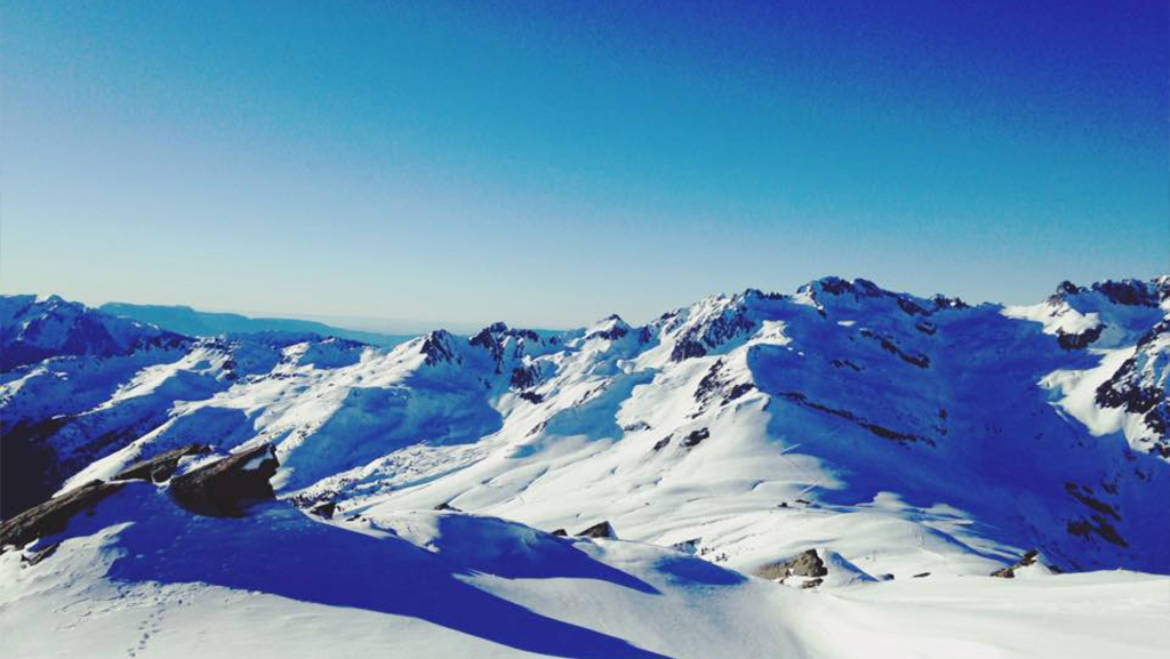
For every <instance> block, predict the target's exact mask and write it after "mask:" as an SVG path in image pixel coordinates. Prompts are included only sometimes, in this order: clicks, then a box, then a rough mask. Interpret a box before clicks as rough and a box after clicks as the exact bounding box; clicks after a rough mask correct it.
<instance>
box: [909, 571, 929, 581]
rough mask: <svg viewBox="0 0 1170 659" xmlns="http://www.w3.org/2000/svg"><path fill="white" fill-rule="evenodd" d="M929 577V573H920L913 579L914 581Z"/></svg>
mask: <svg viewBox="0 0 1170 659" xmlns="http://www.w3.org/2000/svg"><path fill="white" fill-rule="evenodd" d="M929 576H930V573H929V572H919V573H918V574H916V575H914V577H913V578H914V579H921V578H923V577H929Z"/></svg>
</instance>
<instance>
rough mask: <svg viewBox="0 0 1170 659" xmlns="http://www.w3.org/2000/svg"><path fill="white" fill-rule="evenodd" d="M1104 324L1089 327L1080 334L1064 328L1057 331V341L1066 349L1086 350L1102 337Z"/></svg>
mask: <svg viewBox="0 0 1170 659" xmlns="http://www.w3.org/2000/svg"><path fill="white" fill-rule="evenodd" d="M1104 329H1105V326H1104V325H1098V326H1096V327H1093V328H1090V329H1087V330H1085V331H1083V332H1081V333H1079V334H1069V333H1067V332H1065V331H1064V330H1057V331H1056V342H1057V343H1058V344H1060V347H1061V348H1064V349H1065V350H1084V349H1085V348H1087V347H1089V345H1090V344H1092V343H1093V342H1094V341H1096V340H1097V339H1099V338H1101V331H1102V330H1104Z"/></svg>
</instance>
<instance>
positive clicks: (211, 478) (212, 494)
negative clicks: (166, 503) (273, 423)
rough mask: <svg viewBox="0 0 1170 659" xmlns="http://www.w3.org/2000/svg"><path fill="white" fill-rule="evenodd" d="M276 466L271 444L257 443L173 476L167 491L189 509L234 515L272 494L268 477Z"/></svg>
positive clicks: (271, 496) (223, 515) (208, 513)
mask: <svg viewBox="0 0 1170 659" xmlns="http://www.w3.org/2000/svg"><path fill="white" fill-rule="evenodd" d="M278 466H279V463H278V462H277V460H276V453H275V451H274V449H273V447H272V445H271V444H261V445H260V446H257V447H255V448H252V449H249V450H246V451H241V452H240V453H236V454H235V455H231V456H228V457H226V458H223V459H222V460H217V461H216V462H213V463H211V464H209V465H207V466H204V467H200V468H199V469H196V470H194V471H191V472H189V473H186V474H183V475H182V476H178V477H176V478H174V479H173V480H172V481H171V494H172V495H173V496H174V497H175V500H176V501H177V502H178V503H179V504H180V505H181V506H183V507H184V508H186V509H188V510H190V511H191V512H194V513H199V514H201V515H212V516H216V517H238V516H240V515H242V514H243V510H244V508H245V507H246V506H247V505H248V504H249V503H252V502H254V501H258V500H264V499H272V498H273V497H274V494H273V491H272V485H271V484H269V482H268V479H270V478H272V476H273V475H274V474H275V473H276V468H277V467H278Z"/></svg>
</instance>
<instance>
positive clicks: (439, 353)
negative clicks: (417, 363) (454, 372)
mask: <svg viewBox="0 0 1170 659" xmlns="http://www.w3.org/2000/svg"><path fill="white" fill-rule="evenodd" d="M450 339H451V335H450V334H448V333H447V332H444V331H442V330H438V331H435V332H431V333H430V334H428V335H427V337H426V338H425V339H423V343H422V348H420V350H419V351H420V352H421V353H422V354H424V355H426V364H427V366H434V365H435V364H439V363H442V362H451V361H456V356H455V352H454V351H453V350H452V349H451V346H450Z"/></svg>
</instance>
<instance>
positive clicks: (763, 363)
mask: <svg viewBox="0 0 1170 659" xmlns="http://www.w3.org/2000/svg"><path fill="white" fill-rule="evenodd" d="M1127 286H1128V288H1124V287H1123V288H1118V287H1117V286H1114V287H1112V288H1110V285H1103V286H1100V287H1097V286H1095V287H1093V288H1076V287H1069V286H1062V288H1061V290H1060V291H1058V293H1057V294H1056V295H1054V296H1053V297H1052V298H1051V299H1050V300H1048V301H1046V302H1043V303H1041V304H1039V305H1035V306H1032V307H1017V308H1003V307H999V306H996V305H981V306H975V307H967V306H966V305H962V304H960V303H958V302H956V301H954V300H947V299H945V298H936V299H923V298H917V297H913V296H909V295H905V294H895V293H889V292H887V291H883V290H881V289H878V288H877V287H875V286H873V285H872V284H869V283H868V282H864V281H860V280H858V281H854V282H848V281H843V280H837V279H825V280H819V281H817V282H813V283H812V284H810V285H809V286H806V287H804V288H802V289H801V290H800V291H799V292H798V293H797V294H796V295H793V296H779V295H771V294H762V293H759V292H758V291H747V292H745V293H743V294H740V295H734V296H720V297H714V298H708V299H706V300H703V301H701V302H699V303H697V304H696V305H693V306H692V307H688V308H684V309H680V310H677V311H675V312H671V313H668V314H664V315H663V316H662V317H661V318H659V319H657V320H655V321H654V322H652V323H650V324H649V325H647V326H646V327H631V326H629V325H627V324H626V323H624V322H623V321H621V320H620V319H618V318H616V317H615V318H608V319H605V320H602V321H600V322H598V323H597V324H595V325H594V326H592V327H589V328H586V329H582V330H576V331H569V332H532V331H528V330H515V329H509V328H507V327H505V326H503V325H497V326H493V327H491V328H487V329H485V331H484V332H482V333H481V334H479V335H477V336H475V337H471V338H470V339H469V338H467V337H457V336H453V335H451V334H447V333H444V332H436V333H433V334H431V335H428V336H426V337H420V338H418V339H416V340H414V341H411V342H408V343H405V344H403V345H400V346H398V347H396V348H394V349H392V350H385V349H377V348H372V347H368V346H363V345H361V344H356V343H354V342H348V341H340V340H336V339H320V338H310V339H306V340H292V339H280V338H274V337H256V338H255V339H249V338H248V337H233V338H232V339H231V340H227V339H201V340H192V339H183V341H181V342H178V343H174V344H173V345H172V343H170V342H168V341H164V340H162V339H160V338H159V336H160V334H159V332H158V331H157V330H152V329H151V328H149V327H146V326H141V325H137V324H133V325H127V326H122V325H119V324H118V323H117V322H114V321H110V320H108V319H104V318H101V317H100V314H96V317H97V321H94V320H93V319H92V318H90V314H93V312H92V311H86V310H84V308H74V307H70V306H69V303H64V302H63V301H60V300H58V299H51V300H47V301H43V302H36V301H35V300H32V299H31V298H30V299H23V298H6V299H5V300H4V304H0V311H2V312H3V313H2V314H0V315H2V316H3V317H4V319H5V320H4V322H5V326H4V330H3V331H4V339H5V341H6V343H5V345H8V346H11V345H13V343H12V341H13V340H14V339H12V336H16V337H17V339H16V341H17V343H18V344H19V341H20V340H21V339H20V337H21V336H23V335H22V334H21V332H22V331H26V330H27V327H29V326H35V325H36V323H37V322H42V321H38V320H37V319H38V318H39V317H40V316H38V314H44V313H46V310H45V309H42V308H40V307H39V306H38V305H51V306H52V310H51V312H52V314H55V316H54V317H57V316H61V317H62V318H65V321H63V320H61V318H57V320H55V321H54V322H52V323H49V324H48V325H46V326H47V327H50V328H51V329H52V331H51V332H50V331H48V330H46V331H45V332H44V333H43V335H38V336H37V337H33V338H35V339H36V341H35V342H34V343H35V345H36V350H57V351H59V352H60V353H61V354H62V356H59V357H53V358H47V359H41V358H40V353H38V352H36V351H35V350H33V351H32V352H29V351H30V350H32V349H31V348H29V349H27V350H26V349H23V348H22V349H21V350H23V352H20V351H17V352H19V354H22V355H31V357H30V358H29V360H27V363H26V364H23V365H18V366H16V367H14V368H11V369H9V370H8V371H7V372H5V373H0V423H3V424H4V430H5V434H6V438H5V441H6V444H5V447H6V450H8V447H9V446H10V444H8V443H7V442H9V441H10V438H11V437H15V436H19V437H22V438H24V437H32V438H33V439H34V440H35V441H36V442H40V443H38V444H36V445H37V446H48V447H51V449H52V455H53V456H54V460H55V462H54V463H53V464H54V465H58V467H57V468H58V470H59V471H60V472H61V473H60V474H59V478H58V480H57V481H56V482H47V483H46V484H45V486H46V487H49V489H48V490H47V492H46V495H47V494H48V493H51V492H52V491H53V490H56V489H60V488H64V489H68V488H71V487H74V486H77V485H79V484H82V483H84V482H86V481H88V480H91V479H93V478H110V477H112V476H113V475H114V474H116V473H118V471H120V470H121V469H123V468H124V467H125V466H127V465H129V464H131V463H133V462H134V461H136V460H139V459H142V458H144V457H149V456H152V455H156V454H158V453H160V452H162V451H165V450H169V449H173V448H177V447H179V446H182V445H185V444H189V443H205V444H211V445H213V446H214V447H215V448H216V449H217V450H219V451H221V452H224V451H231V450H233V449H236V448H239V447H242V446H247V445H251V444H253V443H255V442H260V441H270V442H273V443H274V444H275V445H276V446H277V454H278V456H279V458H280V461H281V463H282V467H281V470H280V472H279V473H278V474H277V476H276V477H275V478H274V479H273V482H274V484H275V485H276V486H277V491H278V496H280V497H282V498H284V499H285V500H286V501H285V502H282V503H274V504H267V505H265V506H263V507H262V508H260V509H257V510H255V511H254V512H253V514H252V515H250V516H248V517H246V518H243V519H239V520H213V519H208V518H198V517H191V516H189V515H187V514H186V513H183V512H182V511H181V510H180V509H178V508H176V507H174V506H173V505H172V504H170V502H169V500H168V498H167V496H166V493H165V487H162V489H158V490H156V489H155V487H154V486H148V485H140V486H134V487H129V488H126V490H124V491H123V492H121V493H119V494H118V495H117V496H116V497H115V498H112V499H110V500H108V501H107V502H105V503H103V504H102V505H101V506H100V507H99V513H98V514H97V515H96V516H94V517H92V518H79V520H78V521H75V523H74V524H73V525H72V526H71V527H70V529H69V531H68V532H67V534H66V535H67V536H68V537H69V538H70V539H68V540H67V541H66V542H65V543H63V544H62V545H61V548H60V549H59V550H58V552H57V553H56V554H55V555H53V556H52V557H50V558H48V559H46V560H45V561H43V562H41V563H39V564H37V565H35V566H31V567H21V565H20V561H19V556H18V554H17V553H16V552H6V553H4V554H3V555H0V569H2V570H3V577H2V585H0V625H2V627H0V638H2V639H3V640H0V647H4V648H5V649H7V647H11V648H12V649H13V650H14V651H15V654H13V656H55V655H56V656H79V655H80V656H85V655H86V652H85V650H86V649H87V648H89V649H92V650H94V652H92V653H90V654H92V655H93V656H125V655H128V654H129V653H133V654H134V656H186V655H189V654H191V653H193V652H194V650H193V648H198V651H199V652H200V653H206V652H211V653H213V654H215V653H218V652H226V651H228V650H229V649H230V650H233V651H241V650H240V648H246V650H243V651H246V652H247V653H248V654H251V655H256V656H368V655H371V654H373V655H374V656H382V655H393V656H443V655H447V654H456V653H459V654H463V655H465V656H467V655H470V656H491V655H493V654H515V653H520V652H531V653H536V654H551V655H559V656H597V657H604V656H654V654H653V653H658V654H662V655H667V656H694V657H711V656H1009V657H1010V656H1054V655H1056V656H1060V655H1063V656H1101V655H1104V654H1107V653H1112V654H1117V655H1119V656H1144V655H1149V656H1154V655H1156V654H1158V650H1164V649H1165V647H1166V645H1167V642H1168V641H1170V638H1168V637H1167V633H1166V631H1165V630H1166V629H1167V628H1168V627H1170V625H1167V623H1170V581H1168V580H1167V578H1166V577H1164V576H1159V575H1165V574H1167V573H1170V506H1167V501H1170V464H1168V461H1167V459H1166V457H1165V454H1162V453H1160V449H1161V448H1162V447H1166V446H1167V445H1168V439H1167V437H1166V434H1165V430H1164V429H1161V428H1159V427H1158V426H1157V423H1156V421H1157V418H1156V414H1157V413H1159V410H1165V405H1166V402H1165V394H1164V392H1165V377H1166V375H1165V374H1166V369H1165V365H1166V363H1167V361H1168V357H1167V355H1168V354H1170V340H1168V339H1167V338H1166V337H1167V334H1166V329H1165V326H1166V322H1165V318H1166V316H1167V311H1168V309H1167V301H1166V293H1167V291H1168V290H1170V285H1168V282H1167V280H1166V279H1162V280H1159V281H1156V282H1130V283H1128V284H1127ZM1143 296H1144V297H1143ZM13 300H17V301H18V303H14V302H12V301H13ZM22 305H23V306H22ZM74 306H75V307H80V305H74ZM68 318H87V320H86V321H85V322H86V323H88V325H86V326H87V327H88V326H90V325H92V323H93V322H101V323H107V324H110V323H112V326H113V327H114V328H115V331H111V332H110V334H111V336H113V337H114V338H115V339H116V340H115V341H113V342H112V343H111V342H108V341H105V342H102V341H93V340H90V341H88V342H86V341H82V342H80V343H79V342H78V341H77V340H75V339H71V338H70V337H71V336H73V335H72V334H70V332H71V331H74V333H76V327H78V325H77V324H76V323H75V324H74V325H73V326H70V325H69V323H68V322H66V321H67V320H68ZM120 322H123V323H124V322H125V321H120ZM71 327H72V328H73V330H71ZM22 328H23V329H22ZM139 334H142V335H143V336H139ZM30 341H31V339H30ZM135 341H138V342H139V344H140V345H142V346H143V347H142V348H141V349H130V350H126V349H124V348H125V346H127V345H130V346H133V345H139V344H135V343H134V342H135ZM1082 343H1083V345H1081V344H1082ZM21 345H22V344H21ZM66 346H69V347H70V349H69V350H65V347H66ZM78 346H80V347H78ZM94 346H97V348H95V347H94ZM74 348H76V349H74ZM98 348H101V349H100V350H99V349H98ZM6 350H7V349H6ZM13 354H16V353H13ZM1127 369H1128V370H1127ZM1119 373H1120V374H1122V375H1124V374H1125V373H1129V375H1128V376H1126V378H1127V379H1125V380H1124V382H1123V381H1122V380H1120V379H1118V377H1116V376H1117V375H1118V374H1119ZM1110 383H1113V384H1116V386H1117V387H1122V386H1123V385H1125V386H1129V385H1133V386H1134V387H1137V388H1138V389H1139V390H1140V391H1143V392H1147V391H1154V392H1156V400H1154V403H1155V404H1154V407H1153V408H1151V409H1153V410H1154V413H1155V415H1153V416H1152V415H1151V414H1150V413H1149V412H1147V411H1145V410H1138V411H1134V409H1129V408H1127V407H1125V406H1124V405H1122V406H1113V407H1110V406H1107V405H1102V404H1101V402H1100V400H1099V395H1098V390H1099V389H1100V388H1101V387H1102V386H1104V385H1107V384H1110ZM1117 383H1120V384H1117ZM1143 387H1144V389H1143ZM1131 388H1132V387H1131ZM1127 391H1128V390H1127ZM1143 400H1145V399H1143ZM1144 404H1145V403H1142V405H1144ZM1151 419H1153V421H1151ZM30 428H32V429H33V430H29V429H30ZM13 429H15V430H16V431H15V432H14V431H13ZM34 431H35V432H34ZM36 433H40V434H36ZM30 441H33V440H30ZM42 459H43V458H42ZM190 466H191V465H190V464H187V465H185V467H184V468H190ZM5 474H6V478H7V476H8V474H9V472H8V471H6V472H5ZM327 500H333V501H336V502H337V504H338V513H337V515H336V517H335V520H336V521H332V522H325V521H321V520H317V519H316V518H312V517H309V516H306V515H305V514H303V513H302V512H300V511H298V510H297V509H296V508H294V507H293V506H292V505H291V503H290V502H296V503H298V504H299V505H308V504H311V503H314V502H320V501H327ZM440 504H446V505H447V506H451V507H454V508H455V509H458V511H462V512H445V513H436V512H433V510H432V509H433V508H435V507H436V506H438V505H440ZM504 520H509V521H504ZM603 520H605V521H609V522H610V523H611V524H612V526H613V527H614V529H615V530H616V533H617V535H618V537H619V538H620V540H596V541H593V540H576V541H574V540H571V539H563V538H555V537H552V536H550V535H548V534H547V532H550V531H552V530H554V529H560V528H563V529H566V530H567V531H568V532H569V533H570V534H571V533H575V532H578V531H581V530H582V529H585V528H586V527H589V526H591V525H593V524H594V523H597V522H600V521H603ZM537 529H540V530H537ZM45 542H46V541H42V543H41V545H42V546H43V545H44V544H45ZM671 547H676V548H677V549H671ZM810 548H815V549H817V550H818V551H819V552H820V553H821V555H822V556H825V557H827V558H828V559H829V561H828V562H829V563H830V566H829V567H830V574H829V576H828V577H826V579H825V582H824V583H823V584H822V585H821V586H820V587H819V588H816V589H809V590H802V589H799V588H791V587H785V586H782V585H779V584H776V583H773V582H766V581H763V580H760V579H757V578H753V577H746V576H744V575H746V574H751V573H753V572H754V571H755V570H756V569H758V568H760V567H761V566H763V565H765V564H768V563H773V562H775V561H777V560H781V559H786V558H788V557H791V556H793V555H795V554H798V553H800V552H802V551H804V550H806V549H810ZM1031 548H1038V549H1040V550H1041V551H1042V553H1043V556H1044V557H1045V559H1046V560H1048V561H1050V562H1051V563H1052V564H1054V565H1056V566H1058V567H1060V568H1061V569H1063V570H1065V571H1066V572H1082V573H1080V574H1062V575H1047V574H1039V573H1040V572H1042V571H1046V570H1041V569H1037V570H1021V571H1020V575H1019V576H1018V577H1017V578H1016V579H1013V580H1004V579H993V578H990V577H988V576H987V575H988V574H989V573H990V572H991V571H993V570H996V569H998V568H999V567H1002V566H1004V565H1008V564H1011V563H1013V562H1015V560H1016V559H1017V558H1018V557H1019V556H1020V554H1022V553H1023V552H1024V551H1025V550H1027V549H1031ZM1115 568H1124V569H1126V570H1133V572H1126V571H1114V569H1115ZM1092 570H1107V571H1096V572H1085V571H1092ZM1033 572H1035V573H1036V574H1033ZM1142 572H1144V573H1152V574H1141V573H1142ZM923 573H930V575H929V576H927V577H921V578H915V577H914V575H918V574H923ZM890 575H892V577H893V580H892V581H890V580H885V581H883V580H882V579H883V577H885V578H888V577H889V576H890ZM1032 577H1034V578H1032ZM87 644H91V645H87Z"/></svg>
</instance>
